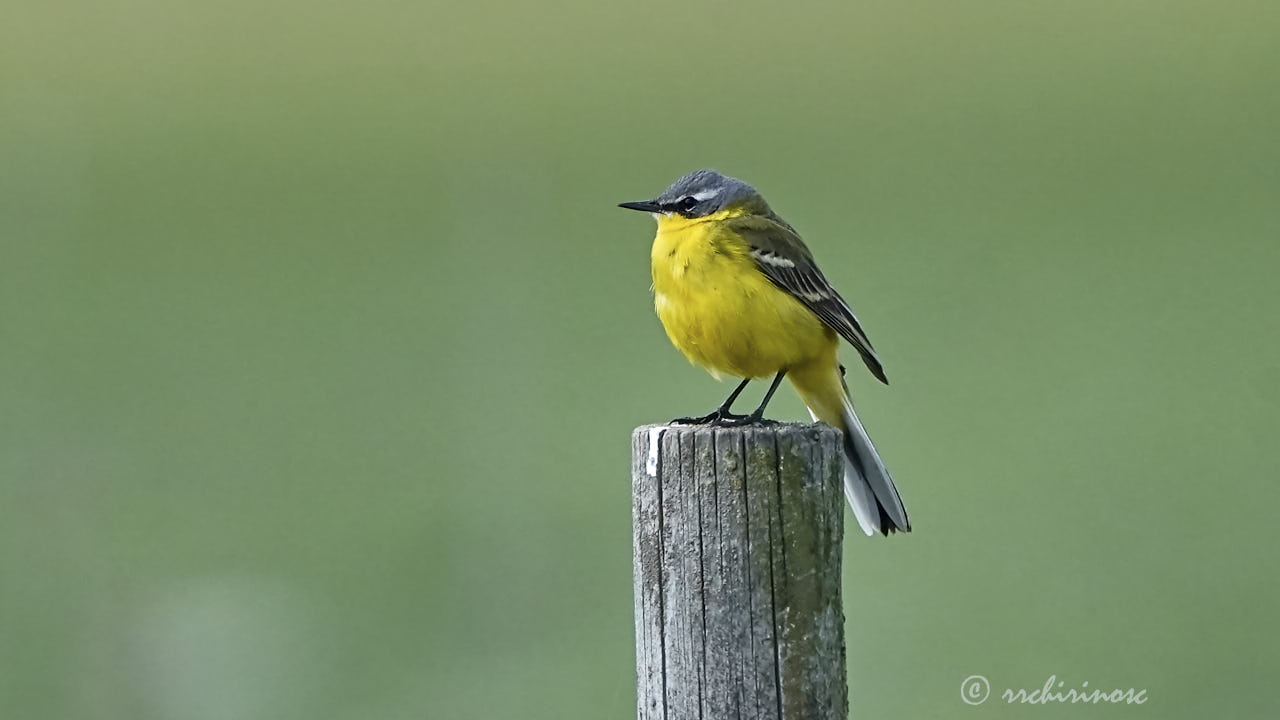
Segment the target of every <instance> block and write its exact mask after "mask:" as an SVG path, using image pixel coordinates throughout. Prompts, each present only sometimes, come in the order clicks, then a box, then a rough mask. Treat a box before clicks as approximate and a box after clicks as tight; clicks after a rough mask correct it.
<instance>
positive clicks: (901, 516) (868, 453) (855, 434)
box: [809, 392, 911, 537]
mask: <svg viewBox="0 0 1280 720" xmlns="http://www.w3.org/2000/svg"><path fill="white" fill-rule="evenodd" d="M841 400H842V402H843V413H842V415H843V418H842V419H843V420H844V428H843V429H844V432H845V433H846V434H847V435H848V437H847V438H846V440H847V444H846V451H847V449H848V448H849V447H850V446H852V447H853V448H854V452H855V453H856V454H857V456H858V460H859V462H860V463H861V464H862V465H863V468H862V469H863V471H864V472H865V473H866V475H868V476H870V477H867V476H864V475H863V473H862V472H859V469H858V467H857V465H856V464H855V463H854V461H853V458H850V457H848V456H847V455H846V457H845V462H844V495H845V498H847V499H848V500H849V507H851V508H853V516H854V517H855V518H857V520H858V527H860V528H862V532H864V533H866V535H867V536H868V537H870V536H872V535H875V534H876V533H878V532H883V531H884V530H885V528H883V527H881V523H880V521H881V510H880V508H881V507H884V509H885V512H886V513H887V514H888V516H889V522H892V523H894V524H895V526H896V527H897V528H898V529H900V530H904V531H906V530H910V528H911V526H910V522H909V521H908V520H907V511H906V509H905V508H904V507H903V506H902V498H901V497H899V496H898V490H897V488H895V487H894V486H893V479H892V478H891V477H890V476H889V471H888V470H887V469H886V468H885V466H884V461H883V460H881V459H880V453H878V452H876V447H875V445H874V444H872V442H871V438H870V437H869V436H868V435H867V430H866V428H864V427H862V421H861V420H859V419H858V413H856V412H854V410H853V401H852V400H850V399H849V394H848V393H847V392H846V393H844V397H843V398H841ZM809 414H810V415H812V416H813V419H814V420H817V419H818V416H817V415H814V412H813V410H812V409H811V410H809ZM876 486H879V489H880V494H881V495H882V497H880V498H879V499H878V500H877V498H876Z"/></svg>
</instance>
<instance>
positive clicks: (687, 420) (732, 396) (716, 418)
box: [670, 378, 751, 425]
mask: <svg viewBox="0 0 1280 720" xmlns="http://www.w3.org/2000/svg"><path fill="white" fill-rule="evenodd" d="M749 382H751V378H745V379H743V381H742V382H740V383H738V387H736V388H734V389H733V392H731V393H729V397H728V398H726V399H725V401H724V402H722V403H720V407H718V408H716V409H715V410H712V411H711V412H710V413H708V414H706V415H703V416H702V417H682V418H676V419H675V420H672V421H671V423H670V424H672V425H706V424H708V423H710V424H719V423H720V422H722V421H724V420H741V419H742V418H744V417H746V415H734V414H733V413H732V412H730V411H729V408H730V407H732V406H733V401H734V400H737V399H738V396H739V395H741V394H742V391H743V389H744V388H746V387H747V383H749Z"/></svg>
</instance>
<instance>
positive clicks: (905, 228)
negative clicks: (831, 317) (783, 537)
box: [0, 0, 1280, 720]
mask: <svg viewBox="0 0 1280 720" xmlns="http://www.w3.org/2000/svg"><path fill="white" fill-rule="evenodd" d="M5 15H6V19H5V21H4V24H3V29H0V230H2V233H3V235H2V237H0V244H2V245H0V247H2V248H3V249H2V253H3V255H2V256H0V333H2V337H0V347H2V350H0V378H2V380H3V384H2V385H0V387H2V388H3V390H2V391H0V398H3V409H4V411H3V415H2V417H0V427H2V428H3V429H2V431H0V492H2V494H3V497H2V499H0V559H2V565H0V707H2V708H3V709H4V710H3V717H5V718H22V719H24V720H25V719H27V718H72V719H79V718H95V719H96V718H108V719H114V718H122V719H123V718H129V719H142V720H146V719H151V718H155V719H167V718H183V719H191V720H206V719H207V720H221V719H224V718H225V719H231V718H236V719H243V720H254V719H258V718H273V719H279V718H308V719H316V720H321V719H328V718H341V719H355V718H359V719H368V720H383V719H386V720H398V719H401V718H403V719H409V718H413V719H421V718H432V719H435V718H441V719H444V720H453V719H459V720H464V719H469V718H483V719H489V718H507V717H512V718H530V719H536V718H557V719H559V718H592V719H594V718H625V717H629V716H632V714H633V713H634V708H633V702H634V700H633V698H634V677H633V654H632V653H633V645H632V617H631V613H632V604H631V602H632V601H631V577H630V576H631V560H630V551H631V549H630V517H629V516H630V508H631V502H630V485H629V476H628V472H629V460H628V452H629V440H628V436H629V432H630V430H631V428H632V427H633V426H636V425H639V424H643V423H647V422H653V421H657V420H664V419H667V418H669V417H673V416H675V415H679V414H688V413H692V412H702V411H706V410H708V409H710V408H711V407H712V406H714V405H715V404H716V403H717V402H718V401H719V400H720V399H721V398H722V396H723V395H724V394H725V393H726V392H727V391H728V389H729V386H728V385H727V384H716V383H714V382H713V381H711V380H710V379H709V377H708V376H706V375H705V374H704V373H702V372H701V371H700V370H697V369H696V368H692V367H690V366H689V365H688V364H687V363H686V362H685V361H684V360H683V359H682V358H681V357H680V356H679V355H678V354H677V353H676V352H675V351H674V350H673V349H672V348H671V347H670V346H669V344H668V343H667V341H666V339H665V337H664V335H663V333H662V330H661V328H660V327H659V325H658V322H657V320H656V318H655V317H654V315H653V312H652V308H651V298H650V294H649V278H648V243H649V239H650V238H651V236H652V232H653V228H652V223H651V222H650V221H649V219H648V218H645V217H643V216H641V215H638V214H634V213H627V212H625V211H622V210H618V209H616V208H615V207H614V203H616V202H618V201H622V200H634V199H643V198H647V197H650V196H652V195H654V194H656V193H657V192H658V191H659V190H661V189H662V188H663V187H664V186H665V185H666V184H667V183H668V182H669V181H671V180H673V179H674V178H675V177H676V176H678V175H680V174H682V173H684V172H686V171H688V170H691V169H694V168H697V167H701V166H712V167H716V168H717V169H720V170H722V171H724V172H726V173H729V174H732V175H736V176H739V177H742V178H745V179H747V180H748V181H750V182H752V183H754V184H755V185H757V187H759V188H760V189H761V190H762V191H763V192H764V193H765V195H766V196H767V197H768V198H769V199H770V200H771V202H772V204H773V205H774V207H775V208H776V209H778V210H779V212H781V213H782V214H783V215H784V216H785V217H787V218H788V219H790V220H791V221H792V222H793V223H794V224H795V225H796V226H797V227H798V228H799V229H800V231H801V232H802V233H803V234H804V235H805V237H806V238H807V239H808V241H809V244H810V245H811V246H812V248H813V249H814V251H815V253H816V254H817V256H818V258H819V259H820V260H821V261H822V263H823V265H824V267H825V268H826V270H827V274H828V275H829V276H830V277H831V279H832V280H833V282H835V283H836V285H837V286H838V287H840V288H842V290H843V292H844V294H845V295H846V296H848V297H849V298H850V300H851V301H852V302H853V304H854V306H855V308H856V309H857V311H858V312H859V315H860V317H861V319H862V320H863V323H864V325H865V326H866V327H867V330H868V332H869V334H870V336H871V338H872V340H873V341H874V342H875V344H876V347H877V349H878V350H879V351H880V353H881V355H882V357H883V358H884V360H885V364H886V367H887V369H888V373H889V375H890V377H891V379H892V380H893V385H892V386H891V387H887V388H886V387H881V386H879V385H878V384H876V383H875V382H874V381H873V380H872V379H871V378H870V376H869V375H867V374H865V373H862V372H860V371H859V370H858V369H855V368H852V367H851V369H852V370H854V372H853V373H851V376H850V377H851V385H852V388H853V392H854V394H855V396H856V398H857V400H858V402H859V404H860V407H861V408H862V415H863V418H864V419H865V421H866V422H867V425H868V427H869V428H870V430H871V433H872V435H873V437H874V438H875V439H876V441H877V444H878V445H879V447H880V449H881V451H882V452H883V453H884V455H885V457H886V458H887V460H888V463H889V465H890V467H891V468H892V469H893V471H894V474H895V476H896V478H897V480H898V484H899V486H900V487H901V489H902V492H903V495H904V497H905V498H906V500H907V503H908V505H909V506H910V508H911V511H912V519H913V521H914V522H915V525H916V532H915V533H913V534H911V535H910V536H906V537H895V538H893V539H891V540H889V541H884V540H868V539H865V538H862V537H860V536H858V537H854V536H850V537H849V538H848V541H847V546H846V557H845V562H846V578H847V585H846V591H847V596H846V613H847V616H848V635H849V667H850V676H851V678H850V682H851V696H852V698H853V710H854V713H853V714H854V716H855V717H953V716H958V715H960V714H962V713H967V714H969V715H972V716H975V717H976V716H979V715H983V716H1000V717H1032V716H1033V715H1034V716H1036V717H1085V716H1096V715H1106V716H1110V717H1160V718H1200V717H1206V716H1222V717H1234V718H1262V717H1275V716H1276V715H1277V713H1280V699H1278V697H1277V695H1276V693H1275V690H1274V678H1275V677H1276V674H1277V673H1278V672H1280V653H1277V652H1276V649H1275V645H1274V639H1275V636H1276V634H1277V631H1280V622H1278V619H1277V608H1278V607H1280V560H1278V559H1277V552H1276V545H1277V542H1276V541H1277V539H1278V538H1277V533H1276V531H1275V529H1274V528H1275V522H1276V520H1275V514H1276V506H1277V503H1278V502H1280V489H1278V488H1277V480H1278V478H1277V469H1278V465H1280V463H1277V461H1276V456H1275V447H1276V434H1277V433H1278V432H1280V412H1278V410H1277V405H1278V403H1280V392H1278V391H1277V383H1276V375H1277V370H1278V369H1280V333H1278V332H1277V331H1278V330H1280V327H1278V322H1277V317H1278V315H1277V313H1280V293H1278V292H1277V289H1276V270H1277V268H1278V267H1280V249H1278V242H1280V132H1278V129H1280V92H1277V88H1278V87H1280V85H1278V84H1277V79H1278V78H1280V42H1277V37H1280V9H1277V6H1276V5H1275V3H1272V2H1236V1H1232V2H1216V3H1215V2H1198V3H1188V2H1159V3H1157V2H1111V1H1108V2H1103V1H1101V0H1086V1H1080V2H1076V1H1073V2H1069V3H1061V2H1056V3H1049V2H1025V1H1019V2H1015V1H1013V0H1006V1H1003V2H989V1H983V2H973V3H951V2H929V3H894V2H887V1H881V2H861V3H851V4H847V5H843V6H839V7H837V6H835V5H826V4H806V3H790V4H782V3H733V4H727V3H708V4H697V5H691V4H687V3H660V4H655V3H645V4H638V3H632V4H627V5H606V4H599V3H593V2H587V1H586V0H567V1H565V2H551V3H530V4H526V5H514V4H509V3H480V2H475V3H462V2H457V3H441V2H428V3H426V4H419V3H390V2H387V3H382V2H375V3H366V4H347V5H343V6H334V5H330V6H323V5H320V4H314V3H304V2H298V1H296V0H268V1H267V2H243V1H237V2H227V3H187V2H159V1H147V0H142V1H139V2H109V3H43V4H36V3H22V4H20V5H18V6H12V7H10V8H9V10H8V11H7V12H6V13H5ZM845 354H846V357H848V356H849V353H848V352H846V353H845ZM758 393H759V389H757V390H756V391H755V394H751V393H749V394H748V397H747V399H748V400H749V401H753V400H754V399H755V398H757V397H758ZM780 398H781V399H780V400H779V401H777V402H776V403H775V404H774V405H773V408H772V412H773V414H774V415H775V416H776V417H780V418H803V417H806V415H805V414H804V411H803V408H802V406H801V405H800V403H799V401H798V400H796V398H795V397H794V394H793V393H791V392H790V391H787V392H784V393H782V394H780ZM849 522H850V524H852V519H851V517H850V518H849ZM973 674H982V675H985V676H987V677H988V678H990V681H991V685H992V687H993V688H994V689H995V691H996V693H998V692H999V691H1000V690H1001V689H1002V688H1006V687H1012V688H1021V687H1026V688H1036V687H1040V686H1041V685H1042V684H1043V683H1044V680H1045V679H1046V678H1047V677H1048V676H1049V675H1050V674H1056V675H1057V676H1058V677H1059V678H1060V679H1063V680H1066V681H1068V685H1074V686H1077V687H1078V686H1079V684H1080V683H1082V682H1084V681H1088V682H1089V683H1090V686H1091V687H1100V686H1101V687H1117V686H1118V687H1125V688H1127V687H1137V688H1145V689H1147V690H1148V693H1149V696H1150V701H1149V702H1148V703H1147V704H1146V705H1144V706H1141V707H1134V706H1129V707H1119V708H1103V709H1096V708H1095V709H1087V708H1081V707H1079V706H1076V707H1061V706H1059V707H1038V708H1034V709H1031V708H1009V707H1002V706H1001V704H1000V703H998V702H997V701H995V700H994V699H993V700H990V701H988V703H987V704H986V705H984V706H982V707H980V708H970V707H968V706H966V705H965V704H963V703H962V702H961V699H960V697H959V689H960V683H961V681H962V680H963V679H964V678H965V677H967V676H969V675H973Z"/></svg>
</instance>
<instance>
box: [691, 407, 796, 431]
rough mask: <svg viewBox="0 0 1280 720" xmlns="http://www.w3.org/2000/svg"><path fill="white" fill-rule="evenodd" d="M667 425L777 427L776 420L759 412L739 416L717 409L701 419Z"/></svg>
mask: <svg viewBox="0 0 1280 720" xmlns="http://www.w3.org/2000/svg"><path fill="white" fill-rule="evenodd" d="M667 424H668V425H710V426H711V427H744V426H746V425H777V424H778V421H777V420H770V419H768V418H766V417H765V416H764V414H763V413H761V412H753V413H751V414H749V415H739V414H737V413H732V412H729V411H728V410H725V409H722V408H717V409H715V410H714V411H712V412H711V413H709V414H707V415H703V416H702V417H684V418H676V419H675V420H672V421H671V422H670V423H667Z"/></svg>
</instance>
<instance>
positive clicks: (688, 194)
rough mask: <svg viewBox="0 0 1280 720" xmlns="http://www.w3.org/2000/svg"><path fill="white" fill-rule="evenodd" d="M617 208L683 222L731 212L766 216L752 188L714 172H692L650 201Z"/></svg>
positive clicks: (759, 199)
mask: <svg viewBox="0 0 1280 720" xmlns="http://www.w3.org/2000/svg"><path fill="white" fill-rule="evenodd" d="M619 207H624V208H628V209H630V210H643V211H646V212H652V213H663V214H665V215H673V214H674V215H682V216H684V217H687V218H699V217H705V216H707V215H711V214H714V213H717V212H720V211H722V210H728V209H731V208H742V209H745V210H747V211H748V212H753V213H760V214H768V213H769V206H768V204H766V203H765V201H764V198H763V197H761V196H760V193H758V192H756V189H755V188H753V187H751V186H750V185H748V184H746V183H744V182H742V181H741V180H738V179H737V178H731V177H729V176H727V175H721V174H720V173H718V172H716V171H715V170H694V171H693V172H691V173H689V174H688V175H685V176H684V177H682V178H680V179H679V180H677V181H675V182H673V183H671V186H670V187H668V188H667V189H666V190H663V191H662V194H661V195H659V196H658V197H656V198H654V199H653V200H646V201H642V202H626V203H621V204H620V205H619Z"/></svg>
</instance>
